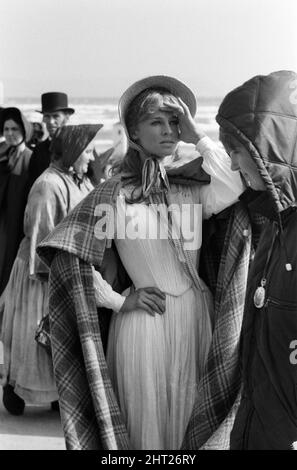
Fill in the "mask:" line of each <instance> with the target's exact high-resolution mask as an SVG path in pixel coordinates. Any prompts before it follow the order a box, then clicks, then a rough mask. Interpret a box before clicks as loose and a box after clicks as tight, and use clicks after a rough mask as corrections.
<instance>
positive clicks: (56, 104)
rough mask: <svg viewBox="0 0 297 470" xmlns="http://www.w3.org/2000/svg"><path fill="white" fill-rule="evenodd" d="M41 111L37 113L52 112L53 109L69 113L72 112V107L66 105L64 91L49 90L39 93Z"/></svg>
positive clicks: (66, 97)
mask: <svg viewBox="0 0 297 470" xmlns="http://www.w3.org/2000/svg"><path fill="white" fill-rule="evenodd" d="M41 106H42V109H41V111H38V113H42V114H44V113H54V112H55V111H64V112H67V113H69V114H73V113H74V109H73V108H69V107H68V96H67V95H66V93H59V92H55V91H52V92H49V93H43V94H42V95H41Z"/></svg>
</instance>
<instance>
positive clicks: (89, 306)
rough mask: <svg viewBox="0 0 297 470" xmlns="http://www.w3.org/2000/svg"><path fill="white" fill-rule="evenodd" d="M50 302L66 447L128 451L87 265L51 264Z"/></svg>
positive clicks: (62, 260)
mask: <svg viewBox="0 0 297 470" xmlns="http://www.w3.org/2000/svg"><path fill="white" fill-rule="evenodd" d="M49 298H50V303H49V308H50V327H51V334H52V350H53V363H54V371H55V377H56V382H57V387H58V392H59V399H60V410H61V420H62V424H63V429H64V435H65V440H66V447H67V448H68V449H71V450H91V449H105V450H107V449H108V450H117V449H129V443H128V436H127V431H126V429H125V426H124V424H123V420H122V416H121V412H120V410H119V407H118V403H117V400H116V398H115V396H114V392H113V389H112V385H111V383H110V379H109V374H108V370H107V365H106V361H105V356H104V352H103V347H102V341H101V334H100V329H99V322H98V314H97V309H96V304H95V297H94V293H93V278H92V271H91V267H90V265H89V264H87V263H85V262H84V261H82V260H80V259H79V258H77V257H76V256H73V255H71V254H69V253H66V252H61V251H60V252H58V254H57V255H56V256H55V258H54V261H53V263H52V266H51V275H50V293H49Z"/></svg>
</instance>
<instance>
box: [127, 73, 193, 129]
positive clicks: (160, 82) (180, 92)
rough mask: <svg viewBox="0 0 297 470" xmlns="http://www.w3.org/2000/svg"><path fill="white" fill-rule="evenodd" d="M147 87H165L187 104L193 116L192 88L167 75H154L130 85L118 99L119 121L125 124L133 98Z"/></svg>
mask: <svg viewBox="0 0 297 470" xmlns="http://www.w3.org/2000/svg"><path fill="white" fill-rule="evenodd" d="M148 88H165V89H166V90H168V91H169V92H170V93H171V94H172V95H174V96H176V97H178V98H181V99H182V100H183V101H184V102H185V103H186V105H187V106H188V108H189V110H190V113H191V115H192V116H193V117H194V116H195V114H196V109H197V102H196V97H195V95H194V93H193V92H192V90H190V88H189V87H187V86H186V85H185V84H184V83H182V82H181V81H179V80H177V79H176V78H173V77H168V76H167V75H154V76H151V77H146V78H143V79H142V80H139V81H137V82H135V83H133V85H131V86H130V87H129V88H128V89H127V90H126V91H125V92H124V93H123V95H122V96H121V98H120V100H119V116H120V121H121V122H122V123H124V124H125V120H126V113H127V110H128V108H129V105H130V103H131V101H133V99H134V98H135V97H136V96H137V95H139V93H141V92H142V91H144V90H146V89H148Z"/></svg>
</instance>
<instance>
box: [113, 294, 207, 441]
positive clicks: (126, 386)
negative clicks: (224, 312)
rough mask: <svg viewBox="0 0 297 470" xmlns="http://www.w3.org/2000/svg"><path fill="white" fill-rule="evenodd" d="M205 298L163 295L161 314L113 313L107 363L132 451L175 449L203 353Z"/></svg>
mask: <svg viewBox="0 0 297 470" xmlns="http://www.w3.org/2000/svg"><path fill="white" fill-rule="evenodd" d="M203 295H206V298H204V299H203V298H202V296H203ZM209 297H210V296H209V295H208V293H206V294H201V293H199V292H195V291H194V289H192V288H190V289H189V290H187V291H186V292H185V293H184V294H183V295H181V296H178V297H174V296H171V295H167V296H166V311H165V313H164V314H163V315H158V314H156V315H155V316H154V317H153V316H150V315H149V314H148V313H147V312H145V311H142V310H138V311H133V312H130V313H114V314H113V316H112V320H111V325H110V330H109V339H108V349H107V364H108V367H109V370H110V374H111V380H112V383H113V386H114V389H115V393H116V396H117V398H118V401H119V405H120V409H121V411H122V414H123V417H124V421H125V424H126V426H127V430H128V435H129V438H130V442H131V445H132V448H133V449H137V450H139V449H171V450H174V449H179V448H180V446H181V444H182V440H183V437H184V434H185V431H186V427H187V424H188V421H189V419H190V416H191V413H192V410H193V406H194V402H195V399H196V398H197V384H198V381H199V379H200V378H201V376H202V373H203V368H204V364H205V359H206V354H207V350H208V345H206V344H201V338H203V331H202V330H201V328H204V325H203V323H204V322H203V319H202V318H203V309H205V308H208V307H207V306H208V305H209V308H211V307H210V298H209ZM205 333H206V332H205ZM205 337H206V338H207V334H205ZM203 341H207V339H205V340H202V342H203ZM199 343H200V344H199Z"/></svg>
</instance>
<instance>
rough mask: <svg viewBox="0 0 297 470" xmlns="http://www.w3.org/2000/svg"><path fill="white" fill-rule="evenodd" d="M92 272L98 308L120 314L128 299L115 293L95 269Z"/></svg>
mask: <svg viewBox="0 0 297 470" xmlns="http://www.w3.org/2000/svg"><path fill="white" fill-rule="evenodd" d="M92 270H93V280H94V289H95V298H96V304H97V307H105V308H109V309H111V310H114V311H115V312H118V311H119V310H120V309H121V307H122V305H123V303H124V301H125V299H126V297H124V296H123V295H121V294H118V293H117V292H115V291H114V290H113V289H112V287H111V285H110V284H108V282H106V281H105V280H104V279H103V277H102V276H101V274H100V273H99V272H98V271H96V270H95V269H94V268H92Z"/></svg>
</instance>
